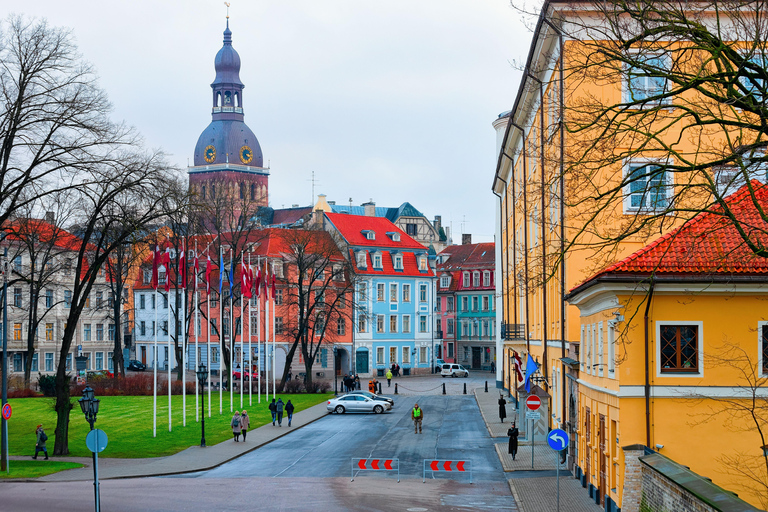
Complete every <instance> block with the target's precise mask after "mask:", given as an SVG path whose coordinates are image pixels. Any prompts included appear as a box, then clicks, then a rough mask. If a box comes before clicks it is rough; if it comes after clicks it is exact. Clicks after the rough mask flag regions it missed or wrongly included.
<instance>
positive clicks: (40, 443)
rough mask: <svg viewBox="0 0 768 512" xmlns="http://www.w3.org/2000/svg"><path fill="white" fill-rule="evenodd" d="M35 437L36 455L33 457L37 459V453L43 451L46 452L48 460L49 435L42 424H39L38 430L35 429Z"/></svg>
mask: <svg viewBox="0 0 768 512" xmlns="http://www.w3.org/2000/svg"><path fill="white" fill-rule="evenodd" d="M35 438H36V440H35V455H34V456H33V457H32V458H33V459H37V454H38V453H40V452H43V453H44V454H45V460H48V449H47V448H46V447H45V442H46V441H47V440H48V435H47V434H46V433H45V430H43V426H42V425H38V426H37V430H35Z"/></svg>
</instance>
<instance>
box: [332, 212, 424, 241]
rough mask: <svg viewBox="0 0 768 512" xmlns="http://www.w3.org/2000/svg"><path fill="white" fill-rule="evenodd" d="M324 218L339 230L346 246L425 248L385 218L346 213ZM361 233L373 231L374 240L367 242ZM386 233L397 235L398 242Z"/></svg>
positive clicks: (333, 214)
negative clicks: (398, 235) (398, 236)
mask: <svg viewBox="0 0 768 512" xmlns="http://www.w3.org/2000/svg"><path fill="white" fill-rule="evenodd" d="M325 216H326V217H327V218H328V220H330V221H331V223H332V224H333V225H334V226H335V227H336V229H338V230H339V233H341V236H343V237H344V239H345V240H346V241H347V243H348V244H350V245H354V246H364V247H382V248H392V249H424V250H426V247H424V246H423V245H421V244H420V243H419V242H417V241H416V240H414V239H413V238H411V237H410V236H408V235H406V234H405V232H404V231H403V230H402V229H400V228H398V227H397V226H395V225H394V224H393V223H392V222H391V221H390V220H389V219H387V218H385V217H367V216H365V215H349V214H346V213H326V214H325ZM363 231H373V232H374V233H375V235H376V239H375V240H368V239H367V238H366V237H365V235H364V234H363ZM387 233H399V234H400V241H399V242H395V241H394V240H392V238H390V237H389V236H388V235H387Z"/></svg>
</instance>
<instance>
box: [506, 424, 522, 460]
mask: <svg viewBox="0 0 768 512" xmlns="http://www.w3.org/2000/svg"><path fill="white" fill-rule="evenodd" d="M507 435H508V436H509V449H508V450H507V451H508V453H509V454H510V455H511V456H512V460H515V456H517V437H518V436H519V435H520V431H519V430H517V427H516V426H515V422H514V421H513V422H512V426H511V427H509V430H507Z"/></svg>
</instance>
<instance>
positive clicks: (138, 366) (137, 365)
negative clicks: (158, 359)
mask: <svg viewBox="0 0 768 512" xmlns="http://www.w3.org/2000/svg"><path fill="white" fill-rule="evenodd" d="M125 369H126V370H133V371H134V372H143V371H144V370H146V369H147V365H145V364H144V363H142V362H141V361H136V360H135V359H131V360H130V361H128V366H126V367H125Z"/></svg>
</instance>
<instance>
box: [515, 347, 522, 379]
mask: <svg viewBox="0 0 768 512" xmlns="http://www.w3.org/2000/svg"><path fill="white" fill-rule="evenodd" d="M513 357H514V360H515V373H516V374H517V380H518V382H522V381H523V380H524V379H523V362H522V361H521V360H520V354H518V353H517V352H515V353H514V356H513Z"/></svg>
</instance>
